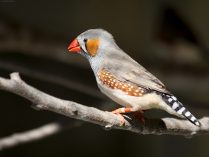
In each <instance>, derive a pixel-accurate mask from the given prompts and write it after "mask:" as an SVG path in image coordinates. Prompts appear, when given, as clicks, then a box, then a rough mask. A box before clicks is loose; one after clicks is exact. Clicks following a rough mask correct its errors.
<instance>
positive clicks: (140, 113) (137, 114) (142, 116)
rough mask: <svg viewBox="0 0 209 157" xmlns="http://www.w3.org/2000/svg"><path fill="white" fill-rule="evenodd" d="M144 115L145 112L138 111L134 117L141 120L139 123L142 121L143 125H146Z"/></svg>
mask: <svg viewBox="0 0 209 157" xmlns="http://www.w3.org/2000/svg"><path fill="white" fill-rule="evenodd" d="M143 113H144V112H143V111H141V110H138V111H136V112H134V116H135V117H136V118H137V119H139V121H140V122H141V123H143V124H145V119H144V115H143Z"/></svg>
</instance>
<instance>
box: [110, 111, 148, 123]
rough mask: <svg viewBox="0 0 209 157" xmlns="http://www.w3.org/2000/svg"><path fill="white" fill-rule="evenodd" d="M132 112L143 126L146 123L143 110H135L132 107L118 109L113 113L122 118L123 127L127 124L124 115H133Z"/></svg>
mask: <svg viewBox="0 0 209 157" xmlns="http://www.w3.org/2000/svg"><path fill="white" fill-rule="evenodd" d="M131 112H133V113H134V116H135V117H137V118H138V119H139V120H140V121H141V122H142V123H143V124H144V123H145V120H144V116H143V113H144V112H143V111H142V110H139V109H137V110H135V109H133V108H132V107H122V108H118V109H116V110H114V111H112V113H114V114H116V115H118V116H120V119H121V123H122V125H123V124H124V123H125V118H124V117H123V115H122V114H123V113H131Z"/></svg>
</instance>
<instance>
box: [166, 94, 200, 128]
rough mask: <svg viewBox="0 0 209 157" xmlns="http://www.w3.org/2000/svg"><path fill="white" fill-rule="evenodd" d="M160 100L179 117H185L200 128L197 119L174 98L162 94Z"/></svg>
mask: <svg viewBox="0 0 209 157" xmlns="http://www.w3.org/2000/svg"><path fill="white" fill-rule="evenodd" d="M162 98H163V100H164V101H165V102H166V104H168V105H169V106H170V107H171V108H172V109H173V110H175V111H176V112H177V113H178V114H179V115H181V116H183V117H185V118H186V119H188V120H189V121H190V122H191V123H193V124H194V125H196V126H201V123H200V122H199V121H198V120H197V118H196V117H195V116H194V115H193V114H192V113H191V112H190V111H189V110H187V109H186V108H185V107H184V106H183V104H182V103H181V102H180V101H178V100H177V98H176V97H175V96H173V95H168V94H164V93H163V94H162Z"/></svg>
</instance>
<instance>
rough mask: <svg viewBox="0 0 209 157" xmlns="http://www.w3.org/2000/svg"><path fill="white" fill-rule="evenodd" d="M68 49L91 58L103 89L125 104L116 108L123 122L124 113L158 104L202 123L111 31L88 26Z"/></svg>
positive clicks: (195, 123)
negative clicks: (130, 54) (117, 40)
mask: <svg viewBox="0 0 209 157" xmlns="http://www.w3.org/2000/svg"><path fill="white" fill-rule="evenodd" d="M68 50H69V51H70V52H74V53H79V54H81V55H83V56H84V57H85V58H87V59H88V61H89V63H90V65H91V68H92V70H93V72H94V75H95V77H96V81H97V84H98V87H99V89H100V90H101V91H102V92H103V93H104V94H106V95H107V96H108V97H110V98H111V99H112V100H113V101H115V102H117V103H118V104H120V105H122V106H123V107H122V108H119V109H116V110H114V111H113V113H115V114H117V115H119V116H120V117H121V119H122V123H124V118H123V116H122V115H121V114H123V113H130V112H141V113H142V111H143V110H148V109H152V108H157V109H161V110H165V111H167V112H168V113H170V114H173V115H176V116H178V117H182V118H183V117H184V118H186V119H188V120H189V121H190V122H191V123H193V124H194V125H196V126H200V122H199V121H198V120H197V118H195V117H194V116H193V115H192V114H191V112H189V111H188V110H187V109H186V108H185V107H184V106H183V104H182V103H181V102H179V101H178V100H177V98H176V97H175V96H174V95H172V94H171V93H170V92H169V91H168V90H167V89H166V87H165V85H164V84H163V83H162V82H161V81H160V80H158V79H157V78H156V77H155V76H154V75H152V74H151V73H149V72H148V71H147V70H146V69H145V68H144V67H142V66H141V65H140V64H139V63H137V62H136V61H135V60H133V59H132V58H131V57H130V56H129V55H127V54H126V53H125V52H124V51H123V50H121V49H120V48H119V47H118V45H117V44H116V43H115V41H114V39H113V36H112V35H111V34H110V33H108V32H107V31H105V30H103V29H90V30H87V31H85V32H84V33H82V34H80V35H79V36H78V37H77V38H76V39H74V40H73V41H72V42H71V44H70V45H69V47H68Z"/></svg>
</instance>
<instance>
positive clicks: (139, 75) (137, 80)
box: [103, 52, 170, 94]
mask: <svg viewBox="0 0 209 157" xmlns="http://www.w3.org/2000/svg"><path fill="white" fill-rule="evenodd" d="M110 57H111V59H109V60H108V59H106V61H105V62H104V65H103V67H104V68H105V69H107V70H108V71H109V72H110V73H112V74H114V76H115V77H116V78H117V79H118V80H121V81H123V82H124V81H125V82H127V83H132V84H135V85H136V86H138V87H143V88H145V89H150V90H155V91H159V92H162V93H168V94H170V92H169V91H168V90H167V89H166V87H165V85H164V84H163V83H162V82H161V81H160V80H159V79H157V78H156V77H155V76H154V75H152V74H151V73H149V72H148V71H147V70H146V69H145V68H144V67H142V66H141V65H139V64H138V63H137V62H136V61H134V60H133V59H132V58H131V57H130V56H128V55H127V54H125V53H124V52H120V53H119V54H117V53H110V55H109V56H108V55H107V58H110Z"/></svg>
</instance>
